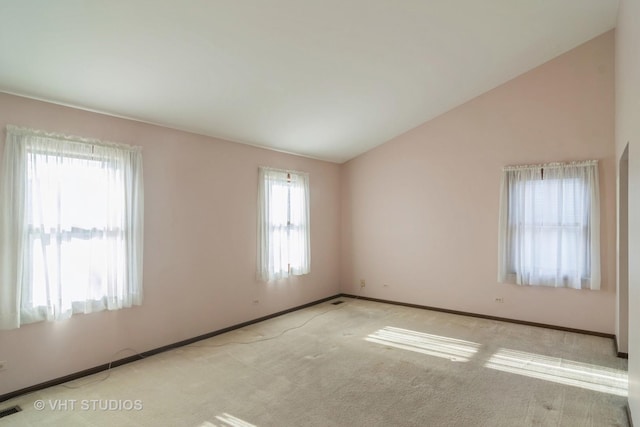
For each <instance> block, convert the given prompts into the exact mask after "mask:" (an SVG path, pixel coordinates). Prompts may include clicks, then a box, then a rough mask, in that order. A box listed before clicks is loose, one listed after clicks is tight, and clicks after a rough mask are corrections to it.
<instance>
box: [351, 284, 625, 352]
mask: <svg viewBox="0 0 640 427" xmlns="http://www.w3.org/2000/svg"><path fill="white" fill-rule="evenodd" d="M340 296H341V297H346V298H356V299H363V300H367V301H373V302H382V303H385V304H394V305H402V306H405V307H412V308H420V309H423V310H432V311H440V312H443V313H450V314H458V315H461V316H469V317H478V318H480V319H488V320H497V321H500V322H509V323H517V324H519V325H526V326H536V327H538V328H547V329H555V330H558V331H564V332H575V333H577V334H585V335H595V336H597V337H603V338H611V339H612V340H613V342H614V346H615V347H616V348H615V351H616V354H617V355H618V357H622V356H620V354H625V355H626V353H619V352H618V348H617V343H616V342H615V338H616V337H615V335H613V334H606V333H604V332H595V331H587V330H585V329H574V328H565V327H564V326H556V325H547V324H545V323H537V322H528V321H526V320H518V319H509V318H506V317H498V316H490V315H488V314H479V313H469V312H466V311H458V310H450V309H448V308H440V307H430V306H427V305H419V304H410V303H407V302H400V301H390V300H384V299H379V298H370V297H364V296H361V295H352V294H340Z"/></svg>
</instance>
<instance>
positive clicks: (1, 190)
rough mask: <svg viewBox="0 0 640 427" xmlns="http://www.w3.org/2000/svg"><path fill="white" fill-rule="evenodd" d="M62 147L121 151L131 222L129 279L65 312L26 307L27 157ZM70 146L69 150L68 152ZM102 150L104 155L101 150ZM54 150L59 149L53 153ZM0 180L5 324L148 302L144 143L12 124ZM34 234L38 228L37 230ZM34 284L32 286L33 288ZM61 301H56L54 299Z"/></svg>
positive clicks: (75, 151)
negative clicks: (99, 298)
mask: <svg viewBox="0 0 640 427" xmlns="http://www.w3.org/2000/svg"><path fill="white" fill-rule="evenodd" d="M47 142H48V143H49V144H50V145H55V146H57V147H60V151H58V153H57V155H58V156H61V157H62V158H64V157H69V158H73V157H77V158H87V157H88V158H97V159H101V158H103V156H102V154H104V155H107V154H108V153H109V152H117V153H118V154H117V155H119V156H121V158H122V161H123V162H124V164H126V165H127V167H126V168H124V169H123V174H124V176H123V180H124V181H125V182H126V183H127V184H128V185H127V187H126V189H125V197H126V200H125V205H126V207H125V209H126V212H124V215H125V216H126V217H127V226H126V227H125V228H126V229H125V230H124V239H125V240H126V244H125V245H126V265H127V267H126V271H125V272H123V274H124V275H125V280H124V283H120V284H119V288H118V289H117V290H115V291H114V293H113V294H111V295H109V296H108V297H105V299H104V300H103V301H100V302H96V301H91V302H90V303H87V304H80V305H78V304H76V302H74V303H73V307H72V308H71V309H67V310H66V311H64V312H62V311H61V309H60V307H53V306H49V307H44V308H43V307H39V308H37V309H36V310H27V312H25V310H24V307H23V304H22V300H23V298H22V297H23V289H24V288H23V286H30V284H29V283H27V282H28V281H29V278H28V274H25V272H26V271H27V269H28V262H29V260H28V259H26V255H25V251H26V250H27V249H28V247H29V243H28V241H27V240H28V239H29V237H30V233H29V232H28V230H27V218H26V215H27V207H26V206H27V205H26V203H27V199H26V195H27V187H26V186H27V185H28V183H27V170H26V165H27V156H28V155H29V153H34V152H35V153H38V151H40V150H44V151H43V152H46V151H47V150H51V148H42V147H50V145H47ZM67 151H68V154H69V155H67ZM101 153H102V154H101ZM51 154H54V153H53V152H52V153H51ZM1 174H2V178H1V180H2V182H1V183H0V185H1V186H0V329H13V328H18V327H20V325H21V324H24V323H30V322H34V321H41V320H56V319H60V318H65V317H68V316H70V315H71V314H72V313H77V312H85V313H86V312H92V311H99V310H102V309H105V308H106V309H109V310H112V309H119V308H122V307H130V306H132V305H139V304H141V303H142V273H143V271H142V257H143V217H144V212H143V208H144V193H143V182H142V181H143V179H142V155H141V148H140V147H131V146H128V145H125V144H118V143H111V142H103V141H100V140H97V139H88V138H82V137H77V136H70V135H62V134H57V133H49V132H43V131H39V130H34V129H26V128H19V127H16V126H11V125H9V126H7V139H6V143H5V148H4V157H3V169H2V171H1ZM31 234H32V233H31ZM27 289H28V288H27ZM54 304H55V303H54Z"/></svg>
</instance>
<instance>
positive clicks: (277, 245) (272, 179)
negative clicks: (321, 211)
mask: <svg viewBox="0 0 640 427" xmlns="http://www.w3.org/2000/svg"><path fill="white" fill-rule="evenodd" d="M258 175H259V178H258V248H257V253H258V272H257V276H258V279H259V280H263V281H269V280H275V279H281V278H285V277H288V276H289V275H302V274H307V273H309V271H310V266H311V260H310V253H311V250H310V244H309V240H310V239H309V228H310V226H309V176H308V174H306V173H302V172H292V171H286V170H280V169H272V168H266V167H260V168H259V171H258Z"/></svg>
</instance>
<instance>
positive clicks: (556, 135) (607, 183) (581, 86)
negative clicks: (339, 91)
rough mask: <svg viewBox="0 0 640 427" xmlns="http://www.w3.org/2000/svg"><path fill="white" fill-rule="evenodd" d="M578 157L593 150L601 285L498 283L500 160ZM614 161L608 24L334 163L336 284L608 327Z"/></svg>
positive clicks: (378, 294) (377, 294)
mask: <svg viewBox="0 0 640 427" xmlns="http://www.w3.org/2000/svg"><path fill="white" fill-rule="evenodd" d="M469 72H470V73H472V72H473V70H469ZM582 159H598V160H600V185H601V203H602V210H601V218H602V219H601V220H602V223H601V239H602V278H603V283H602V290H601V291H577V290H570V289H553V288H544V287H520V286H516V285H507V284H500V283H497V280H496V275H497V244H498V205H499V190H500V175H501V168H502V166H504V165H510V164H527V163H539V162H553V161H570V160H582ZM615 162H616V161H615V146H614V34H613V31H611V32H608V33H606V34H604V35H601V36H599V37H597V38H595V39H593V40H592V41H590V42H588V43H586V44H584V45H582V46H579V47H578V48H576V49H574V50H572V51H570V52H568V53H566V54H564V55H562V56H560V57H558V58H556V59H554V60H552V61H550V62H548V63H546V64H543V65H542V66H540V67H538V68H536V69H534V70H532V71H530V72H528V73H526V74H524V75H521V76H519V77H518V78H516V79H514V80H512V81H510V82H508V83H506V84H504V85H502V86H499V87H497V88H495V89H493V90H491V91H489V92H487V93H485V94H483V95H482V96H479V97H477V98H475V99H473V100H471V101H469V102H467V103H466V104H464V105H462V106H460V107H458V108H456V109H454V110H452V111H449V112H448V113H446V114H443V115H442V116H440V117H438V118H436V119H434V120H431V121H429V122H427V123H424V124H423V125H421V126H419V127H417V128H415V129H413V130H411V131H409V132H407V133H405V134H403V135H401V136H399V137H397V138H395V139H393V140H392V141H390V142H387V143H386V144H384V145H382V146H379V147H377V148H376V149H374V150H372V151H369V152H367V153H365V154H364V155H362V156H360V157H358V158H356V159H354V160H352V161H350V162H348V163H346V164H344V165H343V168H342V170H341V175H342V178H341V182H342V203H341V206H342V208H341V209H342V235H341V240H342V264H341V289H342V291H343V292H346V293H352V294H359V295H365V296H369V297H374V298H381V299H385V300H394V301H402V302H407V303H415V304H422V305H427V306H433V307H442V308H447V309H454V310H462V311H466V312H473V313H481V314H487V315H493V316H501V317H507V318H512V319H521V320H527V321H533V322H541V323H545V324H552V325H558V326H564V327H572V328H580V329H586V330H591V331H598V332H606V333H613V331H614V306H615V273H616V270H615V233H616V228H615V195H616V187H615V167H616V166H615ZM360 279H365V280H366V286H365V287H364V288H363V289H362V290H361V289H360V285H359V281H360ZM497 297H500V298H504V303H496V302H495V298H497Z"/></svg>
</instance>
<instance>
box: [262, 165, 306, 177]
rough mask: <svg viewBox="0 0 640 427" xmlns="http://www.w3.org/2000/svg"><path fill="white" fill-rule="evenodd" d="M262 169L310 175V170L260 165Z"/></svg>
mask: <svg viewBox="0 0 640 427" xmlns="http://www.w3.org/2000/svg"><path fill="white" fill-rule="evenodd" d="M258 167H259V168H260V169H264V170H268V171H274V172H282V173H294V174H297V175H309V172H302V171H297V170H294V169H278V168H272V167H270V166H258Z"/></svg>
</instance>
